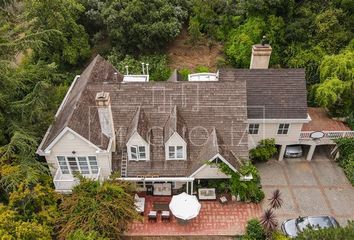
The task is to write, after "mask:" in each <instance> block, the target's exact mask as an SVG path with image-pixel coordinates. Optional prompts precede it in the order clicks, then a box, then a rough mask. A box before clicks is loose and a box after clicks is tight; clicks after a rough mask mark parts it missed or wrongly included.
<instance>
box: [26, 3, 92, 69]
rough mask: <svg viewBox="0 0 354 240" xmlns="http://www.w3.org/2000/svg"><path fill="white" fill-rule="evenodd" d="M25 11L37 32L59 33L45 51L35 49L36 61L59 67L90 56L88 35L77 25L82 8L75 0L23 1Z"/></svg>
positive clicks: (73, 63)
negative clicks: (52, 63) (53, 30)
mask: <svg viewBox="0 0 354 240" xmlns="http://www.w3.org/2000/svg"><path fill="white" fill-rule="evenodd" d="M25 11H26V14H27V18H28V21H34V25H35V28H36V29H40V30H48V29H55V30H58V31H60V32H61V34H60V35H56V36H55V37H52V38H51V39H50V42H49V43H48V44H47V46H46V47H45V48H42V49H40V50H38V49H36V51H35V53H36V56H37V57H38V58H39V59H44V60H46V61H49V62H56V63H57V64H58V65H64V64H68V65H75V64H77V63H78V62H80V61H83V60H85V59H86V58H87V57H88V56H89V53H90V52H89V51H90V46H89V43H88V35H87V34H86V32H85V29H84V27H83V26H82V25H80V24H78V22H77V21H78V19H79V15H80V13H82V12H83V11H84V7H83V6H82V5H81V4H79V3H78V2H77V1H76V0H40V1H39V0H26V10H25Z"/></svg>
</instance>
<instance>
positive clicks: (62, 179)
mask: <svg viewBox="0 0 354 240" xmlns="http://www.w3.org/2000/svg"><path fill="white" fill-rule="evenodd" d="M82 176H83V177H86V178H91V179H93V180H99V179H100V176H101V169H100V168H98V173H96V174H84V175H82ZM53 182H54V186H55V190H56V191H59V192H70V191H71V190H72V189H73V187H75V186H76V185H77V184H79V183H80V180H79V179H77V178H75V177H74V176H73V175H71V174H62V172H61V170H60V169H58V170H57V172H56V173H55V176H54V179H53Z"/></svg>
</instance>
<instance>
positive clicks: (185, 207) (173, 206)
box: [169, 192, 201, 220]
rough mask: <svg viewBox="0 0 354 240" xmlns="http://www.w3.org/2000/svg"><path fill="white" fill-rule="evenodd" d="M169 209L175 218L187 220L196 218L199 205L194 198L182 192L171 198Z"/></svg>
mask: <svg viewBox="0 0 354 240" xmlns="http://www.w3.org/2000/svg"><path fill="white" fill-rule="evenodd" d="M169 207H170V210H171V212H172V214H173V215H174V216H175V217H177V218H179V219H182V220H189V219H192V218H195V217H196V216H198V214H199V211H200V208H201V205H200V203H199V202H198V199H197V197H196V196H192V195H189V194H187V193H185V192H183V193H181V194H179V195H175V196H173V197H172V200H171V202H170V205H169Z"/></svg>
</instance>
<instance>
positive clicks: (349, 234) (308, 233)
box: [294, 221, 354, 240]
mask: <svg viewBox="0 0 354 240" xmlns="http://www.w3.org/2000/svg"><path fill="white" fill-rule="evenodd" d="M353 238H354V222H353V221H351V222H348V224H347V226H345V227H338V228H325V229H317V230H313V229H311V228H308V229H305V231H303V232H301V233H300V234H299V235H298V236H297V237H296V238H294V239H296V240H308V239H311V240H332V239H336V240H349V239H353Z"/></svg>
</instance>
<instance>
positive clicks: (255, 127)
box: [248, 123, 259, 135]
mask: <svg viewBox="0 0 354 240" xmlns="http://www.w3.org/2000/svg"><path fill="white" fill-rule="evenodd" d="M258 133H259V123H249V124H248V134H252V135H257V134H258Z"/></svg>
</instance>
